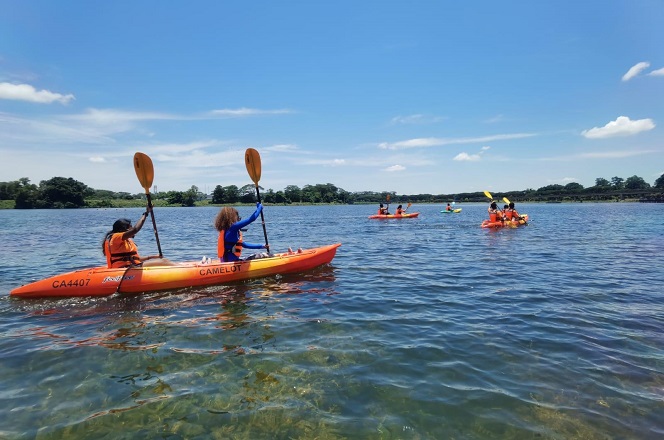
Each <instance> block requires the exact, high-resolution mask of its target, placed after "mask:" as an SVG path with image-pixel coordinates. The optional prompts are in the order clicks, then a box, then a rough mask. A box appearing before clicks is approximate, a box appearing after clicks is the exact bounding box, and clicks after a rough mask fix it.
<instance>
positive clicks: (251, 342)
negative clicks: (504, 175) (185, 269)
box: [0, 203, 664, 439]
mask: <svg viewBox="0 0 664 440" xmlns="http://www.w3.org/2000/svg"><path fill="white" fill-rule="evenodd" d="M461 206H462V207H463V211H462V212H461V213H460V214H453V215H443V214H440V212H439V211H440V209H442V205H436V206H434V205H420V206H418V205H413V206H412V207H411V208H410V211H415V210H416V211H419V212H420V213H421V214H420V217H419V218H416V219H402V220H369V219H367V216H368V215H370V214H373V212H374V210H375V207H374V206H317V207H270V206H268V207H266V209H265V219H266V223H267V231H268V238H269V241H270V245H271V247H272V249H273V250H275V251H283V250H285V249H286V248H287V247H288V246H292V247H293V248H295V247H298V246H301V247H303V248H306V247H314V246H319V245H324V244H330V243H335V242H341V243H342V246H341V247H340V248H339V250H338V253H337V256H336V258H335V259H334V260H333V262H332V264H331V265H329V266H326V267H322V268H319V269H317V270H314V271H311V272H307V273H303V274H297V275H287V276H278V277H273V278H265V279H259V280H252V281H248V282H241V283H235V284H232V285H224V286H215V287H207V288H203V289H186V290H178V291H169V292H160V293H151V294H147V295H143V296H139V297H121V296H111V297H107V298H97V299H81V298H77V299H61V300H46V299H40V300H21V299H15V298H10V297H9V296H8V294H9V291H10V290H11V289H12V288H14V287H17V286H19V285H21V284H23V283H25V282H27V281H31V280H36V279H40V278H44V277H46V276H50V275H54V274H57V273H60V272H65V271H69V270H73V269H77V268H81V267H87V266H93V265H102V264H104V259H103V257H102V255H101V244H100V243H101V239H102V237H103V235H104V233H105V232H106V231H107V230H108V229H110V226H111V224H112V223H113V221H114V220H115V219H117V218H118V217H130V218H132V219H133V220H136V219H138V218H139V216H140V214H141V212H142V210H140V209H106V210H101V209H100V210H58V211H55V210H48V211H18V210H5V211H0V225H2V226H0V242H1V243H2V252H0V290H1V293H0V331H1V332H2V338H1V339H0V359H1V361H0V381H1V386H0V409H1V410H0V438H8V439H14V438H17V439H18V438H36V439H56V438H57V439H60V438H68V439H76V438H109V439H110V438H141V439H144V438H165V439H180V438H182V439H185V438H186V439H207V438H216V439H226V438H237V439H245V438H246V439H258V438H279V439H291V438H293V439H311V438H318V439H345V438H347V439H447V438H450V439H452V438H454V439H488V438H514V439H527V438H533V439H535V438H537V439H570V438H582V439H595V438H596V439H650V438H653V439H654V438H662V437H664V416H663V415H664V335H663V330H664V306H663V304H664V281H663V280H664V227H663V225H664V221H663V220H662V219H663V218H664V206H663V205H650V204H627V203H616V204H551V205H549V204H540V205H517V208H520V211H522V212H525V213H528V214H529V215H530V218H531V222H530V225H529V226H527V227H522V228H518V229H505V230H485V229H481V228H480V227H479V224H480V222H481V221H482V219H483V218H484V217H485V216H486V206H485V205H483V204H477V205H472V204H471V205H461ZM239 210H240V213H241V214H242V215H243V216H246V215H249V214H250V213H251V211H252V210H251V208H250V207H240V208H239ZM155 213H156V217H157V219H156V220H157V225H158V227H159V237H160V242H161V247H162V249H163V251H164V254H165V256H167V257H169V258H171V259H173V260H176V261H177V260H180V261H182V260H193V259H200V258H201V257H203V256H204V255H207V256H211V255H214V253H215V250H216V233H215V231H214V230H213V228H212V220H213V217H214V215H215V213H216V208H180V209H175V208H157V210H156V212H155ZM246 239H247V241H251V242H261V241H262V240H263V233H262V229H261V227H260V224H259V223H258V222H257V223H254V224H253V225H251V226H250V228H249V231H248V232H247V233H246ZM136 242H137V244H138V246H139V248H140V250H141V253H142V254H154V253H156V242H155V239H154V233H153V231H152V229H151V227H150V226H148V225H146V227H145V228H144V229H143V231H141V232H140V233H139V235H138V236H137V237H136Z"/></svg>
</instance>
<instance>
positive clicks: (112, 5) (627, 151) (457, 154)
mask: <svg viewBox="0 0 664 440" xmlns="http://www.w3.org/2000/svg"><path fill="white" fill-rule="evenodd" d="M0 10H2V11H3V12H2V14H0V156H1V157H2V159H1V160H0V181H11V180H17V179H19V178H21V177H28V178H30V179H31V181H32V182H33V183H38V182H39V181H41V180H44V179H49V178H51V177H55V176H61V177H73V178H74V179H76V180H79V181H81V182H83V183H85V184H87V185H89V186H91V187H93V188H98V189H110V190H115V191H128V192H131V193H140V192H143V189H142V188H141V186H140V184H139V182H138V180H137V178H136V175H135V173H134V169H133V164H132V157H133V154H134V153H135V152H136V151H142V152H144V153H146V154H148V155H149V156H150V157H151V158H152V160H153V163H154V167H155V180H154V184H155V185H156V186H157V190H158V191H167V190H186V189H188V188H190V187H191V186H192V185H196V186H198V188H199V189H200V190H202V191H206V190H207V191H208V192H209V191H212V189H214V187H215V186H216V185H222V186H227V185H237V186H242V185H245V184H247V183H251V180H250V179H249V177H248V175H247V172H246V169H245V166H244V160H243V158H244V151H245V149H246V148H248V147H252V148H255V149H257V150H258V151H259V152H260V153H261V158H262V168H263V172H262V177H261V181H260V184H261V186H262V187H264V188H265V189H268V188H272V189H274V190H275V191H276V190H280V189H283V188H284V187H285V186H287V185H298V186H300V187H302V186H304V185H306V184H316V183H332V184H334V185H336V186H338V187H340V188H343V189H345V190H347V191H396V192H397V193H399V194H419V193H433V194H442V193H445V194H453V193H458V192H469V191H483V190H490V191H497V192H500V191H510V190H520V189H526V188H534V189H536V188H540V187H542V186H546V185H551V184H562V185H564V184H567V183H570V182H578V183H580V184H582V185H584V186H586V187H588V186H592V185H594V183H595V179H596V178H598V177H603V178H606V179H609V180H610V179H611V178H612V177H614V176H618V177H623V178H627V177H630V176H633V175H637V176H640V177H642V178H644V179H645V181H646V182H648V183H650V184H653V183H654V181H655V179H656V178H657V177H659V176H660V175H661V174H662V173H664V135H663V132H662V129H663V127H664V44H663V43H664V25H662V23H664V2H663V1H661V0H627V1H623V0H614V1H609V2H607V1H597V0H584V1H578V0H574V1H567V0H562V1H551V2H540V1H532V0H529V1H507V2H497V1H495V0H491V1H483V0H477V1H456V2H452V1H444V0H431V1H417V0H408V1H392V0H382V1H361V0H353V1H346V0H341V1H314V0H306V1H305V0H301V1H276V0H271V1H263V0H257V1H243V2H241V1H236V2H229V1H192V2H181V1H173V2H164V1H113V2H93V1H58V2H54V1H43V0H41V1H24V0H16V1H14V0H12V1H6V0H0Z"/></svg>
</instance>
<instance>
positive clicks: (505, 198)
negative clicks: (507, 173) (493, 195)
mask: <svg viewBox="0 0 664 440" xmlns="http://www.w3.org/2000/svg"><path fill="white" fill-rule="evenodd" d="M503 202H505V203H507V204H508V205H509V204H510V199H508V198H507V197H503Z"/></svg>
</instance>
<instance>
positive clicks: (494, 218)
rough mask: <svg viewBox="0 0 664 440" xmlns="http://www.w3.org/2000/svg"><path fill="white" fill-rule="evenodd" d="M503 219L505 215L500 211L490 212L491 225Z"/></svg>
mask: <svg viewBox="0 0 664 440" xmlns="http://www.w3.org/2000/svg"><path fill="white" fill-rule="evenodd" d="M502 218H503V213H502V212H500V211H499V210H497V209H496V210H491V211H489V221H490V222H491V223H495V222H499V221H501V219H502Z"/></svg>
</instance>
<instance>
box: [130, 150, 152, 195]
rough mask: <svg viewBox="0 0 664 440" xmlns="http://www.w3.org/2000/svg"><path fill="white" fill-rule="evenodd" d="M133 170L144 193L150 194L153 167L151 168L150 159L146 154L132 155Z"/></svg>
mask: <svg viewBox="0 0 664 440" xmlns="http://www.w3.org/2000/svg"><path fill="white" fill-rule="evenodd" d="M134 170H135V171H136V177H138V181H139V182H141V186H142V187H143V188H144V189H145V193H146V194H148V193H149V192H150V187H151V186H152V180H154V167H153V166H152V159H150V157H149V156H148V155H147V154H144V153H140V152H139V153H136V154H134Z"/></svg>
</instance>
